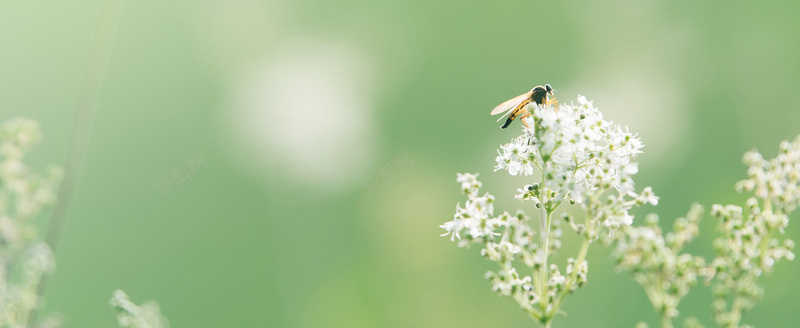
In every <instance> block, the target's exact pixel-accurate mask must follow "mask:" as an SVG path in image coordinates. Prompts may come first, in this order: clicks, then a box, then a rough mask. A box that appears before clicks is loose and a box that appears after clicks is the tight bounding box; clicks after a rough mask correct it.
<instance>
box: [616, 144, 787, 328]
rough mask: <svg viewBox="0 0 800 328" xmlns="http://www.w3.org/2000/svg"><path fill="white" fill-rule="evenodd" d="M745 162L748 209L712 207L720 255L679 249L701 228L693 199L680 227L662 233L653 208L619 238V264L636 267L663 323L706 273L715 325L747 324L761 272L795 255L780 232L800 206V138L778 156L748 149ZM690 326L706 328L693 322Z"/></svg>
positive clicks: (759, 293) (740, 185) (634, 271)
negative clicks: (639, 224) (707, 257)
mask: <svg viewBox="0 0 800 328" xmlns="http://www.w3.org/2000/svg"><path fill="white" fill-rule="evenodd" d="M743 162H744V163H745V164H746V165H747V166H748V170H747V174H748V178H747V179H745V180H743V181H740V182H738V183H737V184H736V189H737V190H738V191H739V192H744V191H747V192H752V193H753V197H750V198H749V199H748V200H747V202H746V205H745V206H744V208H743V207H742V206H737V205H724V206H723V205H719V204H715V205H713V206H712V207H711V215H712V216H714V217H716V218H717V219H718V220H719V224H718V228H717V230H718V232H719V233H720V234H721V235H720V236H719V237H718V238H716V239H715V240H714V249H715V250H716V253H717V255H716V257H715V258H714V259H713V260H712V261H711V262H710V263H708V264H706V261H705V260H704V259H703V258H701V257H699V256H694V255H691V254H680V250H681V249H682V247H683V245H685V244H686V243H688V242H689V241H690V240H691V239H692V238H693V237H695V236H696V235H697V234H698V226H697V223H698V221H699V220H700V217H701V215H702V208H701V207H700V206H699V205H694V206H692V210H691V211H690V212H689V215H688V216H687V217H686V218H682V219H678V220H676V221H675V225H674V228H675V232H672V233H668V234H667V235H663V234H662V233H661V229H660V228H659V226H658V224H657V220H658V219H657V217H656V216H655V215H653V216H650V217H649V219H648V223H647V225H645V226H642V227H627V228H624V229H622V230H623V231H622V232H623V234H622V235H621V236H619V237H618V238H617V239H616V241H617V249H616V250H617V251H616V255H617V260H618V267H619V268H620V269H623V270H626V271H630V272H631V273H632V274H633V276H634V277H635V278H636V280H637V282H639V284H641V285H642V287H644V289H645V291H646V292H647V294H648V296H649V298H650V301H651V303H652V304H653V307H654V308H655V309H656V311H657V312H659V314H660V315H661V317H662V325H664V326H665V327H671V321H672V319H674V318H675V317H676V316H677V314H678V312H677V309H676V306H677V305H678V302H679V301H680V299H681V298H682V297H683V296H684V295H685V294H686V293H687V292H688V291H689V290H690V289H691V287H692V286H694V285H695V283H696V281H697V280H698V277H700V276H702V277H704V278H705V281H706V282H707V283H710V284H712V293H713V296H714V302H713V304H712V311H713V314H714V318H715V320H716V322H717V324H719V325H720V326H721V327H736V328H738V327H749V326H747V325H742V324H741V321H742V314H743V313H745V312H746V311H748V310H750V309H751V308H752V307H753V306H755V304H756V302H757V301H758V300H759V299H760V298H761V297H762V295H763V292H764V291H763V289H762V287H761V286H759V285H758V284H757V280H758V278H759V277H760V276H761V275H762V273H763V272H769V271H771V270H772V269H773V267H774V265H775V264H776V263H777V262H778V261H780V260H781V259H788V260H793V259H794V257H795V254H794V253H793V252H792V249H793V248H794V241H792V240H790V239H785V238H784V239H783V240H780V239H781V238H779V237H778V236H779V235H782V234H783V233H784V229H785V228H786V226H787V225H788V224H789V215H790V214H791V212H792V211H793V210H795V209H796V208H797V206H798V205H800V137H798V138H797V139H795V141H794V142H787V141H784V142H782V143H781V144H780V149H779V153H778V155H777V156H776V157H775V158H773V159H770V160H765V159H764V157H763V156H762V155H761V154H760V153H758V152H756V151H750V152H748V153H747V154H745V155H744V159H743ZM692 322H694V321H692ZM686 326H687V327H701V326H700V325H699V323H697V324H695V323H691V322H689V324H687V325H686Z"/></svg>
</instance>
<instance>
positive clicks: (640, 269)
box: [614, 204, 705, 320]
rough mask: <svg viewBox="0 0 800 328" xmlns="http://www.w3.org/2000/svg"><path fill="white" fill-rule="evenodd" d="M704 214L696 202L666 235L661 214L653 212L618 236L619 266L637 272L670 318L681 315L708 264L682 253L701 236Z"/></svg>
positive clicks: (660, 310) (654, 302) (656, 305)
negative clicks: (682, 302) (682, 304)
mask: <svg viewBox="0 0 800 328" xmlns="http://www.w3.org/2000/svg"><path fill="white" fill-rule="evenodd" d="M702 216H703V207H702V206H700V205H698V204H694V205H692V208H691V210H689V214H687V215H686V217H684V218H679V219H677V220H675V223H674V224H673V229H674V231H672V232H669V233H667V234H666V235H664V234H663V232H662V230H661V227H660V226H659V225H658V216H657V215H655V214H650V215H648V216H647V218H646V219H645V221H646V224H645V225H644V226H638V227H625V228H623V229H622V233H621V234H620V235H619V236H618V238H617V239H616V242H617V243H616V249H615V252H614V254H615V257H616V260H617V268H618V269H621V270H625V271H628V272H630V273H631V274H632V275H633V277H634V279H635V280H636V282H638V283H639V285H641V286H642V287H643V288H644V289H645V292H647V296H648V298H649V299H650V301H651V303H652V305H653V308H654V309H655V310H656V311H657V312H658V313H659V315H660V316H661V317H662V318H664V319H666V320H672V319H673V318H676V317H677V316H678V309H677V307H678V303H680V300H681V298H683V297H684V296H686V294H687V293H689V291H690V290H691V289H692V287H694V286H695V285H696V284H697V278H698V276H699V275H700V272H701V271H702V270H703V268H704V267H705V260H703V258H702V257H699V256H693V255H691V254H688V253H681V250H682V249H683V247H684V246H685V245H686V244H688V243H689V242H690V241H691V240H692V239H694V237H696V236H697V235H698V233H699V228H698V223H699V222H700V219H701V218H702Z"/></svg>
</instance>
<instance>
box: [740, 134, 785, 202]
mask: <svg viewBox="0 0 800 328" xmlns="http://www.w3.org/2000/svg"><path fill="white" fill-rule="evenodd" d="M742 161H743V162H744V164H745V165H747V166H748V169H747V176H748V178H747V179H745V180H742V181H739V183H737V184H736V189H737V190H738V191H739V192H742V191H750V192H752V193H753V194H754V196H755V197H757V198H759V199H762V200H764V201H767V200H769V201H770V202H771V205H772V208H773V211H774V212H781V213H789V212H792V211H794V210H795V208H797V206H798V205H800V136H797V138H795V140H794V142H789V141H786V140H784V141H783V142H781V144H780V146H779V147H778V155H777V156H775V158H773V159H771V160H765V159H764V156H762V155H761V154H760V153H759V152H758V151H755V150H752V151H749V152H747V153H746V154H745V155H744V158H743V160H742Z"/></svg>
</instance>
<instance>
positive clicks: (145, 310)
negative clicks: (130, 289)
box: [109, 289, 169, 328]
mask: <svg viewBox="0 0 800 328" xmlns="http://www.w3.org/2000/svg"><path fill="white" fill-rule="evenodd" d="M109 303H110V304H111V307H113V308H114V309H115V310H116V311H117V321H118V322H119V325H120V326H121V327H124V328H166V327H168V326H169V324H168V322H167V319H166V318H165V317H164V316H162V315H161V309H160V308H159V307H158V303H156V302H153V301H147V302H145V303H144V304H142V305H136V304H135V303H133V302H131V300H130V299H128V295H127V294H125V292H124V291H122V290H119V289H117V290H115V291H114V294H113V296H112V297H111V301H109Z"/></svg>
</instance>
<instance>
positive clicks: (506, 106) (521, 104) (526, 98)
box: [492, 84, 558, 129]
mask: <svg viewBox="0 0 800 328" xmlns="http://www.w3.org/2000/svg"><path fill="white" fill-rule="evenodd" d="M549 96H553V99H550V98H549ZM531 102H535V103H537V104H539V105H542V104H544V105H552V104H557V103H558V101H556V98H555V94H554V93H553V88H552V87H551V86H550V85H549V84H545V85H544V86H541V85H537V86H535V87H533V89H531V91H530V92H526V93H523V94H521V95H519V96H516V97H514V98H511V99H509V100H506V101H504V102H503V103H502V104H500V105H497V107H495V108H494V109H493V110H492V115H497V114H500V113H502V112H505V114H503V116H500V118H499V119H498V120H497V121H498V122H500V120H502V119H503V117H505V116H506V115H508V119H506V123H505V124H503V126H501V127H500V128H502V129H505V128H507V127H508V125H509V124H511V121H513V120H514V119H515V118H517V117H518V116H519V119H520V121H522V118H523V117H526V116H528V115H531V113H530V112H528V110H527V109H525V106H527V105H528V104H530V103H531ZM556 110H558V109H556ZM522 124H525V126H527V127H528V128H530V126H528V124H527V123H525V121H522Z"/></svg>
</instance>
